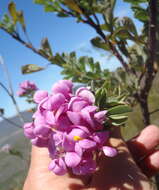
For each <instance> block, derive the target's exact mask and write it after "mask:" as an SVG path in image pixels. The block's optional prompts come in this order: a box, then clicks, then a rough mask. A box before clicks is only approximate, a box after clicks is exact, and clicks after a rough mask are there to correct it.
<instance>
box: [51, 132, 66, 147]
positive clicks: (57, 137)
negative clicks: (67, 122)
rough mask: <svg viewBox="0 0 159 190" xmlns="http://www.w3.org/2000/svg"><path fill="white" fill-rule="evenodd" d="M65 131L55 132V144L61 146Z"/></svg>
mask: <svg viewBox="0 0 159 190" xmlns="http://www.w3.org/2000/svg"><path fill="white" fill-rule="evenodd" d="M64 136H65V133H62V132H56V133H55V134H53V139H52V140H53V141H54V142H55V146H61V145H62V142H63V139H64Z"/></svg>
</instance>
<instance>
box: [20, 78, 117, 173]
mask: <svg viewBox="0 0 159 190" xmlns="http://www.w3.org/2000/svg"><path fill="white" fill-rule="evenodd" d="M72 87H73V84H72V82H71V81H68V80H61V81H59V82H58V83H56V84H55V85H54V86H53V88H52V91H51V94H50V95H49V94H48V92H46V91H42V90H38V91H37V92H36V93H35V95H34V101H35V102H36V103H37V104H38V108H37V111H36V112H35V113H34V115H33V120H34V121H33V122H32V123H27V124H25V125H24V133H25V135H26V137H28V138H29V139H31V142H32V144H33V145H36V146H38V147H47V148H48V150H49V155H50V157H51V159H52V161H51V163H50V165H49V170H51V171H53V172H54V173H55V174H57V175H64V174H65V173H66V172H67V170H68V169H72V172H73V173H74V174H76V175H86V174H90V173H92V172H94V171H95V170H96V168H97V165H96V159H95V157H96V156H95V155H97V154H99V153H101V152H103V153H104V154H105V155H106V156H109V157H113V156H115V155H116V154H117V151H116V149H114V148H112V147H109V146H105V144H106V142H107V140H108V138H109V132H108V131H105V130H104V127H103V122H104V121H105V119H106V116H105V115H106V111H98V107H96V106H95V105H94V103H95V97H94V95H93V93H92V92H91V91H90V90H89V89H88V88H86V87H82V88H79V89H78V90H77V91H76V93H75V95H73V94H72Z"/></svg>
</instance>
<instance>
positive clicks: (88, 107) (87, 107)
mask: <svg viewBox="0 0 159 190" xmlns="http://www.w3.org/2000/svg"><path fill="white" fill-rule="evenodd" d="M97 109H98V107H97V106H86V107H85V108H83V109H82V110H83V111H87V112H89V113H95V112H96V110H97Z"/></svg>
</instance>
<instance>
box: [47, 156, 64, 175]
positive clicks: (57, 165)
mask: <svg viewBox="0 0 159 190" xmlns="http://www.w3.org/2000/svg"><path fill="white" fill-rule="evenodd" d="M49 170H50V171H53V172H54V173H55V174H56V175H59V176H61V175H64V174H66V172H67V168H66V165H65V162H64V161H63V159H62V158H59V159H54V160H53V161H52V162H51V163H50V164H49Z"/></svg>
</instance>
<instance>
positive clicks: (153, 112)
mask: <svg viewBox="0 0 159 190" xmlns="http://www.w3.org/2000/svg"><path fill="white" fill-rule="evenodd" d="M158 111H159V109H156V110H154V111H152V112H150V115H152V114H154V113H156V112H158Z"/></svg>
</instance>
